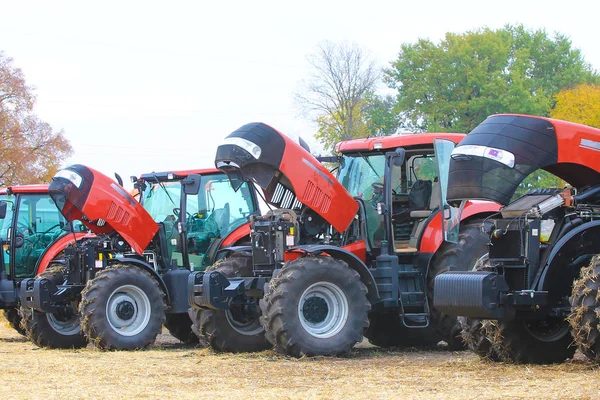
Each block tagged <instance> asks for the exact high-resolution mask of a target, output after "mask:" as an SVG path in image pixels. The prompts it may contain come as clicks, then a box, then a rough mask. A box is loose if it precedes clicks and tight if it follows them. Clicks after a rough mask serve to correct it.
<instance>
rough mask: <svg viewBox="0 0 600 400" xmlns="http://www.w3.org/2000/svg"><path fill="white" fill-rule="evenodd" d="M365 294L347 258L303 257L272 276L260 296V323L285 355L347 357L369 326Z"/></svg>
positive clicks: (364, 288) (367, 302) (365, 290)
mask: <svg viewBox="0 0 600 400" xmlns="http://www.w3.org/2000/svg"><path fill="white" fill-rule="evenodd" d="M366 295H367V288H366V287H365V285H364V284H363V283H362V282H361V281H360V277H359V275H358V273H357V272H356V271H354V270H353V269H350V268H349V267H348V265H347V264H346V263H344V262H342V261H339V260H336V259H334V258H332V257H302V258H299V259H297V260H294V261H290V262H288V263H286V264H285V265H284V266H283V268H282V269H281V271H279V273H278V274H277V275H276V276H274V277H273V279H272V280H271V282H270V285H269V290H268V291H267V292H266V293H265V296H264V297H263V299H261V301H260V307H261V310H262V316H261V323H262V324H263V326H264V328H265V330H266V331H267V332H268V338H270V339H271V340H273V341H274V344H275V347H276V349H277V350H278V351H281V352H283V353H285V354H289V355H291V356H294V357H302V356H322V355H323V356H346V355H348V354H350V352H351V350H352V347H353V346H354V345H355V344H356V343H357V342H360V341H361V340H362V338H363V333H364V332H365V329H366V328H367V327H368V326H369V317H368V313H369V310H370V309H371V305H370V303H369V301H368V300H367V296H366ZM313 299H314V300H313ZM329 304H331V305H335V306H336V309H335V310H336V311H337V312H335V313H332V312H331V310H330V307H329ZM300 307H302V311H300ZM338 315H341V316H338ZM344 321H345V322H344ZM320 330H322V331H323V332H319V331H320Z"/></svg>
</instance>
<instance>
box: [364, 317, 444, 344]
mask: <svg viewBox="0 0 600 400" xmlns="http://www.w3.org/2000/svg"><path fill="white" fill-rule="evenodd" d="M364 336H365V337H366V338H367V339H368V340H369V343H371V344H373V345H375V346H379V347H382V348H389V347H434V346H436V345H437V344H438V343H439V342H440V340H443V339H442V338H441V337H440V336H439V335H438V334H437V333H436V332H435V331H434V330H433V329H432V328H431V327H427V328H414V329H413V328H407V327H406V326H404V324H403V323H402V319H401V318H400V315H398V314H396V313H377V312H371V313H370V314H369V327H368V328H367V330H366V331H365V333H364Z"/></svg>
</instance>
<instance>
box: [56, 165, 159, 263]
mask: <svg viewBox="0 0 600 400" xmlns="http://www.w3.org/2000/svg"><path fill="white" fill-rule="evenodd" d="M48 192H49V194H50V197H52V200H54V202H55V203H56V206H57V207H58V209H59V210H60V212H61V213H62V214H63V215H64V217H65V218H66V219H67V221H75V220H80V221H81V222H83V223H84V224H85V226H87V227H88V228H89V229H90V230H91V231H92V232H94V233H96V234H101V233H112V232H117V233H118V234H119V235H121V237H122V238H123V239H124V240H125V241H126V242H127V243H128V244H129V245H130V246H131V247H132V249H133V250H134V251H135V252H136V253H138V254H142V253H143V251H144V249H145V248H146V247H147V246H148V244H149V243H150V241H151V240H152V238H153V237H154V235H155V234H156V232H157V231H158V224H157V223H156V222H154V220H153V219H152V217H151V216H150V214H148V212H147V211H146V210H145V209H144V208H143V207H142V206H141V205H140V204H139V203H138V202H137V201H136V200H135V199H134V198H133V197H131V195H130V194H129V193H127V191H126V190H125V189H123V187H121V186H120V185H118V184H117V183H116V182H114V181H113V180H112V179H110V178H109V177H107V176H106V175H104V174H102V173H100V172H98V171H96V170H94V169H92V168H90V167H86V166H84V165H79V164H76V165H71V166H70V167H67V168H65V169H63V170H60V171H58V172H57V173H56V175H55V176H54V178H52V182H51V183H50V186H49V188H48Z"/></svg>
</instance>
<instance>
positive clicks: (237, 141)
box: [225, 137, 262, 160]
mask: <svg viewBox="0 0 600 400" xmlns="http://www.w3.org/2000/svg"><path fill="white" fill-rule="evenodd" d="M225 144H234V145H236V146H239V147H241V148H242V149H244V150H246V151H247V152H248V153H250V154H252V157H254V158H256V159H257V160H258V159H259V157H260V153H262V150H261V148H260V147H259V146H258V145H257V144H256V143H252V142H251V141H249V140H246V139H244V138H241V137H228V138H225Z"/></svg>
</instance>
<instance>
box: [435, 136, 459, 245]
mask: <svg viewBox="0 0 600 400" xmlns="http://www.w3.org/2000/svg"><path fill="white" fill-rule="evenodd" d="M433 146H434V150H435V158H436V164H437V173H438V177H439V185H440V191H439V193H440V197H441V198H440V204H441V205H442V207H441V208H442V232H443V237H444V240H445V241H447V242H452V243H456V242H457V241H458V229H459V228H460V208H459V207H453V206H451V205H450V204H448V201H447V198H446V195H447V194H448V172H449V170H450V156H451V155H452V150H454V147H455V146H456V145H455V144H454V142H452V141H451V140H447V139H435V140H434V142H433Z"/></svg>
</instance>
